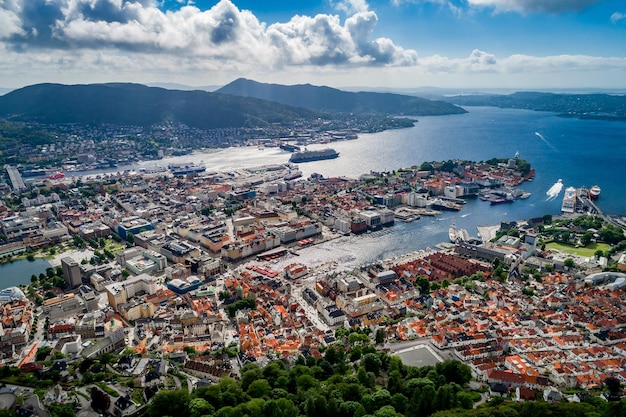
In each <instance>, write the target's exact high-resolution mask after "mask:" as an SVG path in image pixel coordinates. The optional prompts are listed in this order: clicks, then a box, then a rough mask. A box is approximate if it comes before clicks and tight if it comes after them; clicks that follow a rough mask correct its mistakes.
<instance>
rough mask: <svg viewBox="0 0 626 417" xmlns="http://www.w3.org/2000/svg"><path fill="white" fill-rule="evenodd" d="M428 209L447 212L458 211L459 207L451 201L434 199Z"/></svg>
mask: <svg viewBox="0 0 626 417" xmlns="http://www.w3.org/2000/svg"><path fill="white" fill-rule="evenodd" d="M430 207H431V208H433V209H435V210H448V211H460V210H461V205H460V204H456V203H453V202H451V201H445V200H442V199H441V198H436V199H434V200H433V201H432V203H430Z"/></svg>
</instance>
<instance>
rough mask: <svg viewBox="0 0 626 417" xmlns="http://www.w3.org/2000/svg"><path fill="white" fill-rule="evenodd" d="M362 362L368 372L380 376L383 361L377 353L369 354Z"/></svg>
mask: <svg viewBox="0 0 626 417" xmlns="http://www.w3.org/2000/svg"><path fill="white" fill-rule="evenodd" d="M361 362H362V363H363V366H364V367H365V370H366V371H367V372H372V373H373V374H374V375H378V373H379V372H380V369H381V367H382V361H381V360H380V358H379V357H378V355H377V354H375V353H368V354H366V355H364V356H363V359H362V360H361Z"/></svg>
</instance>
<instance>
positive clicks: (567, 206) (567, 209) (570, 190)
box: [561, 187, 576, 213]
mask: <svg viewBox="0 0 626 417" xmlns="http://www.w3.org/2000/svg"><path fill="white" fill-rule="evenodd" d="M575 210H576V188H574V187H567V188H566V189H565V195H564V196H563V203H562V204H561V211H562V212H563V213H573V212H574V211H575Z"/></svg>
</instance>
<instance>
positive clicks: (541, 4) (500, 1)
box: [467, 0, 601, 13]
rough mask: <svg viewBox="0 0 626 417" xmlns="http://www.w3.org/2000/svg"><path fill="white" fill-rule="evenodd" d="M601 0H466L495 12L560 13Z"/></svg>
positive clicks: (579, 8)
mask: <svg viewBox="0 0 626 417" xmlns="http://www.w3.org/2000/svg"><path fill="white" fill-rule="evenodd" d="M599 1H601V0H467V2H468V4H470V5H471V6H476V7H490V8H493V9H494V11H495V12H496V13H501V12H518V13H562V12H576V11H580V10H582V9H584V8H586V7H587V6H590V5H592V4H594V3H598V2H599Z"/></svg>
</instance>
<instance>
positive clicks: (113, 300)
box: [0, 158, 626, 415]
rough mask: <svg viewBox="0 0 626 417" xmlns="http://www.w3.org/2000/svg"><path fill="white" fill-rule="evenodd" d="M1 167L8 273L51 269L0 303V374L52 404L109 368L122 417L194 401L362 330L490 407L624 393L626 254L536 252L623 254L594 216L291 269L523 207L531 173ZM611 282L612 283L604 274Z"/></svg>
mask: <svg viewBox="0 0 626 417" xmlns="http://www.w3.org/2000/svg"><path fill="white" fill-rule="evenodd" d="M7 170H8V171H10V172H9V177H10V182H9V183H10V185H9V184H7V186H10V187H12V188H13V189H14V190H15V191H14V193H13V195H14V197H10V195H9V196H8V198H5V201H10V202H11V205H10V206H9V205H7V204H5V205H4V206H2V210H3V218H2V220H0V225H1V227H2V233H3V238H4V241H5V242H4V244H3V245H2V248H1V250H2V255H0V256H2V259H3V260H4V261H5V262H6V261H12V259H13V257H17V256H22V257H24V256H26V258H28V259H25V258H24V260H23V261H17V262H28V261H29V260H33V259H34V258H35V257H41V256H53V258H54V259H53V260H52V261H51V265H52V266H51V267H50V268H47V269H46V273H42V274H40V275H39V276H36V275H33V276H32V277H31V284H30V285H22V286H20V287H21V288H17V287H13V288H8V289H7V290H5V291H3V293H2V297H3V298H2V300H3V304H4V309H3V318H2V320H3V321H2V323H3V336H2V339H1V341H2V346H1V347H0V348H1V351H2V353H3V363H4V364H5V367H7V369H8V367H9V366H11V367H16V368H17V369H19V370H21V371H22V372H35V373H44V375H46V374H49V373H50V372H52V375H55V376H54V379H53V380H55V381H60V382H63V385H62V386H64V387H66V388H67V390H65V389H63V388H59V386H58V385H53V386H52V387H51V388H50V390H54V393H55V394H54V395H56V396H57V400H56V401H57V403H58V398H65V400H63V401H67V398H68V397H67V396H68V395H72V396H73V397H74V398H77V401H80V397H81V394H80V391H79V390H80V389H79V388H72V384H69V385H68V382H69V381H71V379H74V378H77V375H74V376H72V375H69V374H68V373H67V367H68V365H71V364H78V363H81V361H85V360H93V359H95V358H98V357H102V356H103V355H110V354H111V353H117V354H119V356H116V357H117V358H119V362H117V364H111V365H112V366H113V368H112V369H114V373H115V374H118V375H120V377H121V376H124V377H125V378H126V377H132V378H131V379H132V381H133V382H132V385H128V384H127V385H128V386H129V387H130V388H127V387H126V386H122V385H120V384H117V386H116V385H115V384H113V385H112V388H111V389H113V390H114V391H113V392H116V391H117V395H115V397H117V396H120V398H127V399H128V401H126V402H122V403H120V404H118V403H117V402H116V403H115V406H113V405H111V407H117V408H115V412H117V413H121V414H122V415H131V414H134V413H136V412H138V410H141V409H143V408H144V407H145V406H146V404H147V400H148V399H149V397H151V396H153V395H154V394H155V393H156V392H157V390H156V389H155V387H163V386H164V384H165V386H166V387H167V386H168V385H170V384H174V385H173V386H175V387H177V388H180V387H181V382H180V379H181V376H182V375H184V377H183V378H182V379H183V380H184V381H186V383H187V384H188V388H189V390H192V389H193V388H196V387H198V386H201V385H202V383H203V382H202V381H204V383H211V381H212V382H213V383H218V382H219V381H221V379H222V378H223V377H225V376H231V377H235V378H240V377H241V373H240V369H242V368H244V369H248V368H245V367H246V365H247V364H250V363H254V364H258V365H260V366H263V365H267V364H269V363H271V362H272V361H275V360H278V359H281V360H284V361H288V362H289V361H291V362H293V361H295V360H296V359H297V358H298V357H299V356H301V355H305V356H309V355H312V356H313V357H318V358H323V353H321V352H326V351H327V349H328V348H329V347H330V346H333V345H335V344H336V343H339V344H340V345H341V344H346V343H347V344H348V345H351V344H353V343H354V342H348V339H347V335H351V338H352V334H360V333H354V332H355V331H358V332H360V331H362V330H363V329H368V331H369V332H371V336H374V335H375V336H376V344H377V345H378V346H379V348H381V349H383V350H384V351H387V352H390V353H394V352H395V353H396V354H397V355H398V356H399V357H400V358H402V359H403V360H404V361H405V362H406V364H407V365H411V364H412V362H413V361H414V365H416V366H418V365H419V366H423V365H430V366H434V365H436V364H437V363H441V362H442V361H443V360H444V358H446V359H453V360H459V361H462V362H463V363H464V364H467V365H468V366H469V367H470V369H471V374H472V377H473V379H474V380H476V381H478V382H479V383H482V384H485V385H484V386H485V387H488V388H489V394H490V396H491V397H492V398H493V397H494V396H500V395H504V396H513V397H514V398H517V399H518V400H519V399H525V400H528V399H536V398H548V397H549V398H551V401H555V400H556V401H558V400H560V399H561V398H564V397H565V396H566V395H569V397H568V398H569V399H570V401H571V399H572V398H577V399H576V401H580V400H581V398H578V397H576V396H572V394H571V393H572V392H573V391H572V390H573V389H574V390H576V391H575V392H588V391H589V390H593V389H596V388H598V387H602V386H603V384H604V381H606V380H607V379H611V378H614V379H617V380H619V381H622V382H623V380H624V378H626V373H625V372H624V371H623V370H622V368H623V366H625V365H626V363H625V362H626V359H624V349H625V347H626V339H625V338H626V334H625V333H624V332H623V329H622V326H621V323H622V321H623V319H624V317H623V306H621V301H622V300H623V294H624V286H625V285H626V275H624V274H623V273H620V272H618V271H619V270H622V271H625V270H626V256H624V254H623V250H624V248H620V247H619V246H612V247H611V248H610V250H609V246H608V245H606V248H607V250H606V251H603V250H599V252H598V251H596V253H594V254H593V255H591V256H576V255H571V254H564V253H562V252H559V251H556V250H551V249H549V248H546V244H545V243H541V244H540V243H539V242H545V241H557V242H563V243H575V244H577V245H580V244H581V243H580V242H581V241H585V242H586V244H585V246H586V245H587V244H590V243H591V241H593V242H595V241H596V240H597V241H604V242H613V241H614V242H615V243H618V242H620V241H621V240H622V238H623V231H622V230H621V229H619V228H618V227H617V226H613V225H611V224H610V223H605V222H604V220H602V219H601V218H599V217H597V216H595V215H593V214H591V213H587V212H586V213H579V214H569V215H564V216H563V218H562V219H560V218H559V219H557V218H554V219H553V218H552V216H549V215H547V216H544V217H542V218H537V219H527V220H525V221H520V222H511V223H507V224H504V223H503V224H501V225H498V226H497V227H492V228H488V230H485V231H484V232H483V233H484V234H485V236H481V237H482V238H483V240H484V241H480V240H477V239H469V240H467V239H463V238H462V236H463V234H462V233H457V234H456V235H455V236H454V237H453V236H452V235H451V238H450V240H451V241H450V242H442V244H441V245H438V247H437V248H435V249H430V248H429V249H426V250H419V251H416V252H411V253H407V254H406V255H404V256H401V257H394V259H380V260H379V261H377V262H373V263H370V264H367V265H362V266H360V267H359V268H356V269H353V270H346V269H345V268H343V267H342V265H340V264H339V263H337V262H330V263H325V264H323V265H306V264H304V263H301V262H299V258H300V254H304V253H305V252H306V251H307V249H308V248H309V247H312V246H315V245H317V244H320V243H322V242H326V241H329V240H333V239H337V238H339V237H341V236H345V235H346V234H357V235H358V234H361V233H365V234H368V235H369V234H374V235H375V234H376V233H381V231H384V230H386V229H389V228H393V224H394V223H395V221H396V220H400V219H401V220H402V221H419V218H420V216H439V215H441V213H442V210H454V211H457V210H462V209H463V203H464V200H463V199H464V198H465V199H466V198H476V197H477V196H478V195H480V196H485V199H486V200H487V201H489V200H488V198H489V196H493V195H494V194H498V193H499V194H502V195H505V194H508V195H510V196H513V195H516V196H517V198H518V199H519V198H520V197H521V196H522V195H523V193H522V192H521V191H520V192H516V190H519V188H517V187H518V186H520V185H523V182H524V180H525V179H526V180H528V179H532V176H533V175H534V170H533V169H532V168H530V165H529V164H527V163H526V162H525V161H522V160H518V159H502V160H498V159H495V158H494V159H493V160H491V161H487V162H486V163H473V162H469V161H446V162H439V163H437V162H430V163H424V164H422V165H421V166H415V167H411V168H403V169H399V170H397V171H393V172H387V173H373V172H370V173H367V174H364V175H363V176H362V177H361V178H360V179H358V180H349V179H346V178H324V177H322V176H318V177H314V178H309V179H307V180H302V179H300V178H299V176H298V175H294V174H297V172H298V171H297V167H296V166H294V165H291V164H286V165H278V166H265V167H258V168H254V169H240V170H237V171H233V172H228V173H217V172H199V173H193V174H188V175H173V174H172V173H170V172H152V173H147V172H123V173H119V174H111V175H107V176H104V177H103V176H92V177H87V176H86V177H75V178H62V177H60V178H45V179H43V180H42V179H38V180H34V181H27V182H26V183H28V185H26V183H25V182H24V180H23V179H21V178H20V175H19V171H18V170H16V169H15V168H14V167H8V168H7ZM16 193H17V195H21V196H22V197H21V199H18V198H17V197H16V196H15V195H16ZM510 198H511V202H512V203H513V204H524V200H523V199H520V200H519V201H514V198H513V197H510ZM481 199H482V197H481ZM444 202H445V204H444ZM484 204H488V203H487V202H485V203H484ZM492 204H493V202H492ZM396 213H397V214H398V217H397V218H396ZM407 213H409V216H407ZM564 231H566V232H567V233H564ZM598 247H600V246H598ZM609 264H610V265H609ZM609 266H610V267H611V268H613V269H614V271H615V272H603V271H607V267H609ZM609 271H610V270H609ZM26 295H28V297H27V296H26ZM354 339H357V338H356V336H355V337H354ZM364 340H371V341H372V342H374V340H373V339H370V337H368V336H365V339H364ZM209 353H210V354H209ZM416 355H417V357H416ZM108 357H110V356H108ZM47 358H53V361H52V362H50V359H47ZM42 360H43V363H42ZM155 361H156V362H155ZM172 366H175V367H176V369H178V370H179V371H176V373H175V374H174V375H176V376H172V371H171V367H172ZM59 367H61V369H64V370H65V371H61V372H60V373H57V372H58V371H59V369H57V368H59ZM168 367H169V368H168ZM168 369H170V370H169V371H168ZM179 372H180V373H179ZM100 375H103V374H101V373H100ZM22 378H25V376H22ZM68 378H69V379H68ZM168 381H169V382H168ZM96 382H98V381H96ZM83 383H84V381H83ZM59 390H61V391H59ZM74 390H76V392H75V393H73V394H72V392H74ZM511 390H513V391H514V392H512V391H511ZM48 391H49V390H48ZM48 391H46V398H48V395H53V394H52V391H51V392H50V394H48ZM68 391H69V392H68ZM146 392H148V393H149V394H146ZM83 395H86V394H84V393H83ZM146 395H147V397H146ZM581 395H582V394H581ZM58 396H60V397H58ZM515 396H517V397H515ZM51 398H53V397H51ZM477 400H478V399H477ZM48 401H52V402H53V403H54V401H55V400H48ZM63 401H61V403H63Z"/></svg>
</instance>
